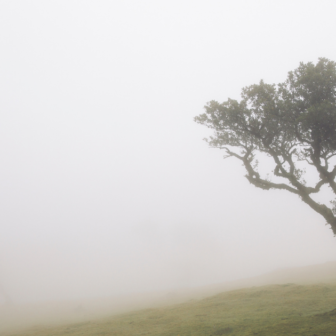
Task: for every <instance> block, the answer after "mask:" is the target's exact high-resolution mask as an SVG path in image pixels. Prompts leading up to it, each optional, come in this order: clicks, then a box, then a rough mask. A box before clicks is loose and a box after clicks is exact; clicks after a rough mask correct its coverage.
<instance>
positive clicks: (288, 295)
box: [0, 262, 336, 335]
mask: <svg viewBox="0 0 336 336" xmlns="http://www.w3.org/2000/svg"><path fill="white" fill-rule="evenodd" d="M288 283H295V285H291V286H288V285H286V286H284V285H285V284H288ZM274 284H277V285H274ZM312 284H317V285H312ZM269 285H272V286H269ZM253 286H254V287H253ZM265 286H266V287H265ZM335 287H336V262H329V263H325V264H321V265H313V266H307V267H300V268H289V269H282V270H277V271H274V272H271V273H268V274H264V275H262V276H258V277H254V278H250V279H242V280H237V281H232V282H228V283H223V284H214V285H211V286H205V287H202V288H194V289H190V288H189V289H183V290H176V291H174V292H157V293H143V294H138V295H129V296H127V297H126V296H123V297H122V296H120V297H114V298H103V299H96V300H92V299H91V300H89V299H86V300H85V299H83V300H77V301H69V302H45V303H38V304H29V305H28V304H26V305H17V304H13V305H12V306H9V307H8V306H7V307H5V306H2V307H1V306H0V335H12V334H13V333H14V331H15V330H16V331H17V332H18V331H20V330H27V329H29V328H31V327H32V326H49V327H50V328H51V326H54V327H55V328H56V329H54V331H52V332H56V334H57V333H58V332H61V334H62V332H64V330H63V329H62V328H63V327H58V326H61V325H72V327H71V328H70V327H68V328H70V329H69V330H68V331H67V334H69V335H76V333H74V334H73V333H70V331H71V330H72V331H75V330H77V329H78V330H81V331H80V332H79V331H78V332H79V334H80V333H81V332H83V335H85V330H86V329H87V330H91V329H92V328H102V329H104V328H107V329H109V328H110V327H109V323H112V322H111V321H114V322H113V323H116V322H115V321H120V326H122V328H121V329H120V330H122V329H123V328H124V330H125V332H126V333H125V334H124V335H128V334H127V332H128V331H127V330H131V329H129V328H130V327H131V326H127V323H126V322H125V321H126V320H127V318H128V317H126V316H133V315H134V314H135V315H134V316H139V318H140V319H142V318H143V319H144V320H143V322H142V323H140V324H136V326H137V327H136V328H138V327H139V326H143V327H144V328H145V329H146V328H149V329H151V328H154V326H155V323H154V322H155V321H156V322H158V323H159V324H160V325H162V326H163V327H164V329H165V330H166V329H167V330H170V329H171V328H174V325H175V327H176V328H177V327H178V325H180V326H182V324H183V325H186V326H187V325H189V326H191V325H193V324H194V323H196V322H193V321H194V320H193V317H192V316H194V317H195V316H196V315H204V316H197V319H196V320H199V323H201V325H204V326H206V325H209V323H210V325H211V324H212V325H216V323H217V322H216V321H217V320H218V319H219V320H220V321H224V320H225V319H226V317H224V316H220V317H218V316H217V315H218V314H221V313H220V311H221V310H219V311H218V312H217V313H216V312H215V308H214V307H212V308H210V306H208V303H210V302H213V303H214V305H215V306H216V305H217V306H218V305H219V306H223V307H224V306H225V307H230V309H229V308H228V309H229V311H230V313H229V315H228V316H231V315H232V314H233V315H232V316H235V317H234V320H235V321H233V320H232V321H231V320H228V321H227V324H228V325H230V328H233V326H235V328H237V325H241V324H242V323H243V322H242V321H245V322H246V323H247V321H248V320H246V319H251V321H253V323H257V321H264V322H260V323H262V324H263V325H264V323H265V321H272V322H270V323H273V324H274V323H275V324H274V325H276V324H277V323H278V322H279V323H282V324H283V323H285V322H286V321H287V320H279V321H278V320H277V319H276V318H275V316H276V315H279V316H282V315H281V314H285V315H286V314H289V315H288V316H289V317H288V318H289V320H288V321H292V320H293V319H294V320H295V319H296V317H297V316H296V315H295V314H294V313H293V314H292V315H290V311H291V309H292V310H293V312H297V313H298V314H299V312H300V314H301V316H300V318H299V320H298V321H299V322H298V323H300V324H301V323H303V324H304V325H305V324H307V323H308V322H305V318H307V319H308V320H309V319H310V318H314V319H317V320H316V321H319V320H318V319H319V318H318V317H316V316H315V315H316V314H319V313H325V312H328V311H332V310H333V309H335V308H336V302H335V301H334V294H335V290H336V289H335ZM326 293H328V295H327V297H326ZM209 297H212V298H211V300H213V301H211V300H210V299H209ZM234 298H235V299H234ZM252 298H254V299H253V300H252ZM191 300H194V301H191ZM290 300H292V301H290ZM186 302H187V303H186ZM223 302H225V304H224V303H223ZM288 302H292V303H293V306H291V305H288V304H289V303H288ZM278 304H280V305H278ZM167 306H170V308H169V309H168V308H166V307H167ZM197 307H198V308H197ZM281 307H282V308H281ZM149 308H151V309H154V308H155V309H157V310H153V311H152V312H153V314H154V315H155V314H159V315H160V314H161V315H162V314H163V315H162V316H163V317H162V318H149V317H148V318H147V317H146V316H147V315H146V314H149V315H148V316H151V315H150V314H152V313H151V310H147V311H146V310H144V309H149ZM181 309H182V310H183V309H186V312H183V311H182V310H181ZM279 309H283V313H281V312H280V311H279ZM193 310H195V313H190V314H191V315H190V316H189V315H188V313H187V311H193ZM203 310H204V311H203ZM208 310H209V311H208ZM130 311H138V312H137V313H132V314H133V315H132V314H131V315H120V314H125V313H126V314H127V313H128V312H130ZM196 311H197V312H196ZM202 311H203V312H202ZM158 312H161V313H158ZM174 312H175V313H174ZM177 312H178V313H177ZM174 314H175V315H174ZM193 314H194V315H193ZM269 314H271V315H269ZM109 316H118V317H113V318H109V319H108V320H105V322H104V321H103V320H101V318H103V317H109ZM141 316H143V317H141ZM182 316H183V319H182V320H181V317H182ZM188 316H189V317H188ZM216 316H217V317H216ZM225 316H227V315H226V313H225ZM243 316H245V317H243ZM246 316H249V317H246ZM270 316H273V317H274V319H273V318H272V319H270ZM286 316H287V315H286ZM313 316H315V317H313ZM168 317H169V318H168ZM329 317H330V321H329V320H328V319H329ZM329 317H327V320H328V321H329V322H330V323H334V322H333V321H334V320H333V318H332V316H329ZM286 318H287V317H286ZM99 319H100V322H99V323H98V322H97V323H98V324H99V326H98V324H96V322H93V321H98V320H99ZM123 319H125V320H123ZM167 319H168V320H169V319H171V323H168V322H167V321H168V320H167ZM244 319H245V320H244ZM265 319H266V320H265ZM294 320H293V321H294ZM308 320H307V321H308ZM88 321H91V322H90V323H89V322H88ZM106 321H109V322H106ZM144 321H146V322H144ZM177 321H180V322H177ZM181 321H182V322H183V323H182V322H181ZM188 321H189V322H188ZM230 321H231V322H230ZM284 321H285V322H284ZM288 321H287V322H288ZM295 321H296V320H295ZM151 322H153V323H152V324H151ZM229 322H230V323H229ZM236 322H237V323H236ZM245 322H244V323H245ZM287 322H286V323H287ZM76 323H77V324H76ZM78 323H79V324H78ZM83 323H86V324H83ZM118 323H119V322H118ZM125 323H126V324H125ZM190 323H191V324H190ZM197 323H198V322H197ZM197 323H196V324H197ZM244 323H243V324H242V325H244ZM251 323H252V322H251ZM253 323H252V324H253ZM258 323H259V322H258ZM252 324H251V326H250V327H251V328H252ZM273 324H272V325H273ZM307 325H308V324H307ZM95 326H96V327H95ZM126 326H127V327H126ZM114 327H115V325H114ZM254 327H255V326H253V328H254ZM39 328H42V327H39ZM39 328H37V329H34V331H29V333H26V334H27V335H35V333H36V335H47V334H46V332H47V331H46V330H49V329H48V328H47V329H39ZM58 328H60V329H58ZM139 328H140V329H141V328H142V327H139ZM223 328H224V327H223ZM225 328H226V327H225ZM246 328H248V327H246ZM107 329H106V330H107ZM140 329H139V330H140ZM145 329H144V330H145ZM39 330H40V331H39ZM41 330H44V331H43V332H42V331H41ZM50 330H51V329H50ZM61 330H63V331H61ZM132 330H133V329H132ZM135 330H136V329H134V330H133V331H129V332H130V333H131V334H132V335H136V333H134V332H135ZM246 330H248V329H246ZM335 330H336V327H335ZM72 331H71V332H72ZM10 332H11V333H10ZM48 332H49V331H48ZM76 332H77V331H76ZM115 332H116V331H115ZM115 332H114V334H115ZM143 332H144V331H143ZM146 332H147V331H146ZM148 332H149V334H148V335H150V332H151V331H148ZM162 332H163V331H162ZM26 334H25V333H24V334H22V335H26ZM56 334H55V335H56ZM89 334H90V333H88V335H89ZM103 334H104V331H102V335H103ZM192 334H193V335H194V334H195V333H192ZM205 334H206V333H205ZM120 335H123V334H120ZM162 335H165V334H164V333H162ZM181 335H182V333H181ZM185 335H187V333H186V334H185ZM195 335H196V334H195ZM209 335H210V334H209ZM214 335H215V334H214ZM241 335H244V334H241ZM274 335H275V334H274ZM312 335H313V334H312Z"/></svg>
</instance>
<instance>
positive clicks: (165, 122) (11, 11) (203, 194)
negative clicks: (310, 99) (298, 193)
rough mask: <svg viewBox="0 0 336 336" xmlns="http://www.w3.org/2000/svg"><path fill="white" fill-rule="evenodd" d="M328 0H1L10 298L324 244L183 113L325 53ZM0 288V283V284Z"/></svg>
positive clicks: (242, 262) (186, 279) (266, 261)
mask: <svg viewBox="0 0 336 336" xmlns="http://www.w3.org/2000/svg"><path fill="white" fill-rule="evenodd" d="M335 12H336V2H335V1H323V0H319V1H308V0H306V1H295V0H294V1H293V0H292V1H284V0H282V1H278V0H276V1H275V0H273V1H253V0H252V1H251V0H249V1H248V0H244V1H237V0H236V1H224V0H222V1H209V0H207V1H195V0H194V1H183V0H179V1H175V0H170V1H161V0H159V1H158V0H156V1H146V0H142V1H135V0H134V1H133V0H132V1H103V0H101V1H98V0H96V1H84V0H81V1H72V0H66V1H65V0H64V1H60V0H59V1H51V0H49V1H42V0H40V1H24V0H22V1H16V0H8V1H5V0H2V1H0V60H1V62H0V90H1V98H0V113H1V119H0V120H1V123H0V158H1V164H0V284H1V286H2V287H3V288H4V289H5V291H6V292H8V294H9V295H10V296H11V297H12V298H13V300H14V301H15V300H16V301H20V300H41V299H50V298H70V297H71V298H72V297H84V296H104V295H116V294H121V293H130V292H137V291H148V290H161V289H163V290H166V289H167V290H170V289H174V288H179V287H186V286H198V285H203V284H210V283H215V282H221V281H227V280H233V279H237V278H241V277H247V276H253V275H257V274H260V273H262V272H266V271H270V270H273V269H276V268H279V267H287V266H300V265H307V264H314V263H320V262H325V261H329V260H335V259H336V240H335V239H336V238H334V237H333V235H332V233H331V230H330V229H329V228H328V227H327V226H325V225H324V220H323V218H322V217H321V218H320V217H319V216H318V215H317V214H315V213H314V212H313V210H311V209H310V208H308V207H307V206H306V205H305V204H303V203H302V202H300V200H299V199H298V198H297V197H295V196H293V195H290V194H288V193H286V192H277V191H269V192H266V191H262V190H258V189H256V188H255V187H253V186H251V185H250V184H249V183H248V182H247V180H246V179H245V178H244V177H243V176H244V174H245V172H244V170H243V167H241V165H240V163H239V162H237V161H235V160H234V159H230V160H223V159H222V156H223V154H224V153H221V151H219V150H214V149H209V148H208V147H207V145H206V143H205V142H203V141H202V139H203V138H204V137H205V136H207V135H208V134H210V133H209V131H208V130H206V129H205V128H204V127H203V126H200V125H197V124H196V123H194V122H193V117H194V116H196V115H198V114H200V113H203V106H204V105H205V103H206V102H208V101H209V100H213V99H214V100H218V101H224V100H226V99H227V98H228V97H231V98H235V99H239V97H240V91H241V88H242V87H244V86H246V85H250V84H254V83H257V82H259V80H260V79H264V80H265V81H266V82H269V83H278V82H281V81H284V80H285V78H286V76H287V72H288V71H290V70H293V69H295V68H296V67H297V66H298V65H299V62H300V61H304V62H308V61H313V62H316V61H317V59H318V57H327V58H330V59H332V60H336V49H335V43H334V41H335V31H336V20H335ZM0 300H1V299H0Z"/></svg>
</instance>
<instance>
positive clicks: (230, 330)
mask: <svg viewBox="0 0 336 336" xmlns="http://www.w3.org/2000/svg"><path fill="white" fill-rule="evenodd" d="M335 308H336V284H335V283H334V284H320V285H304V286H303V285H294V284H286V285H272V286H263V287H253V288H247V289H240V290H234V291H230V292H224V293H221V294H218V295H215V296H212V297H208V298H206V299H203V300H199V301H189V302H187V303H183V304H179V305H175V306H170V307H165V308H157V309H146V310H140V311H135V312H132V313H127V314H122V315H118V316H113V317H111V318H108V319H104V320H97V321H91V322H86V323H78V324H72V325H67V326H62V327H53V328H47V327H39V328H37V327H36V328H33V329H30V330H29V331H26V332H22V333H17V334H11V335H20V336H22V335H34V336H42V335H43V336H49V335H55V336H56V335H69V336H72V335H73V336H74V335H83V336H84V335H116V336H117V335H123V336H126V335H132V336H134V335H167V336H168V335H176V336H177V335H180V336H185V335H193V336H196V335H202V336H205V335H213V336H215V335H260V336H261V335H265V336H266V335H267V336H269V335H305V336H309V335H311V336H313V335H318V336H322V335H333V336H335V335H336V309H335Z"/></svg>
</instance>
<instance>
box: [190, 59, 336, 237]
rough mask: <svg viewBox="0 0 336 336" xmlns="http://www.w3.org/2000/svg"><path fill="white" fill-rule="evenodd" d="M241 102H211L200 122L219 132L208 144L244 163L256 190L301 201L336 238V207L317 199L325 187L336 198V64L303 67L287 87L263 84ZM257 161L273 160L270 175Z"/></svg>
mask: <svg viewBox="0 0 336 336" xmlns="http://www.w3.org/2000/svg"><path fill="white" fill-rule="evenodd" d="M241 97H242V99H241V101H237V100H233V99H228V100H227V101H225V102H224V103H222V104H220V103H218V102H216V101H211V102H209V103H207V105H206V106H205V110H206V111H205V113H204V114H201V115H199V116H197V117H195V121H196V122H197V123H199V124H202V125H205V126H207V127H209V128H211V129H213V130H214V131H215V132H214V135H213V136H211V137H210V138H209V139H205V140H206V141H207V142H208V143H209V145H210V146H211V147H215V148H220V149H224V150H225V152H226V155H225V156H224V158H228V157H234V158H236V159H238V160H240V161H241V162H242V163H243V165H244V166H245V168H246V172H247V174H246V175H245V177H246V178H247V180H248V181H249V182H250V183H252V184H253V185H254V186H256V187H258V188H261V189H265V190H269V189H281V190H287V191H288V192H290V193H293V194H296V195H298V196H299V197H300V198H301V199H302V201H303V202H305V203H306V204H308V205H309V206H310V207H311V208H312V209H313V210H315V211H316V212H317V213H319V214H320V215H322V216H323V217H324V219H325V220H326V221H327V223H328V224H330V226H331V229H332V230H333V233H334V235H336V216H335V215H336V201H335V200H331V201H330V206H327V205H325V204H321V203H319V202H317V201H315V200H314V199H313V198H312V196H313V195H312V194H317V193H319V192H320V191H321V188H322V187H323V186H328V187H330V188H331V190H332V192H333V194H336V182H335V176H336V165H334V166H333V163H335V162H334V159H333V158H334V156H335V155H336V63H335V62H333V61H330V60H328V59H326V58H320V59H319V61H318V62H317V64H316V65H315V64H313V63H306V64H304V63H300V66H299V67H298V68H297V69H296V70H294V71H291V72H289V73H288V77H287V80H286V81H285V82H283V83H280V84H278V85H275V84H272V85H270V84H266V83H264V82H263V81H262V80H261V81H260V83H259V84H255V85H251V86H248V87H245V88H243V89H242V95H241ZM257 155H258V156H260V155H261V156H265V155H266V156H267V157H269V159H270V161H271V162H272V167H273V170H271V171H270V175H266V177H265V176H264V177H262V176H261V175H262V174H261V173H260V172H259V170H258V164H259V162H258V157H257ZM308 167H311V168H308ZM307 168H308V169H309V171H313V173H314V174H315V177H314V179H315V180H313V181H310V185H307V182H306V181H305V179H304V175H305V173H306V171H307ZM269 176H271V177H269ZM309 176H310V175H309ZM274 179H275V180H276V182H275V181H273V180H274ZM309 180H311V179H309Z"/></svg>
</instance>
